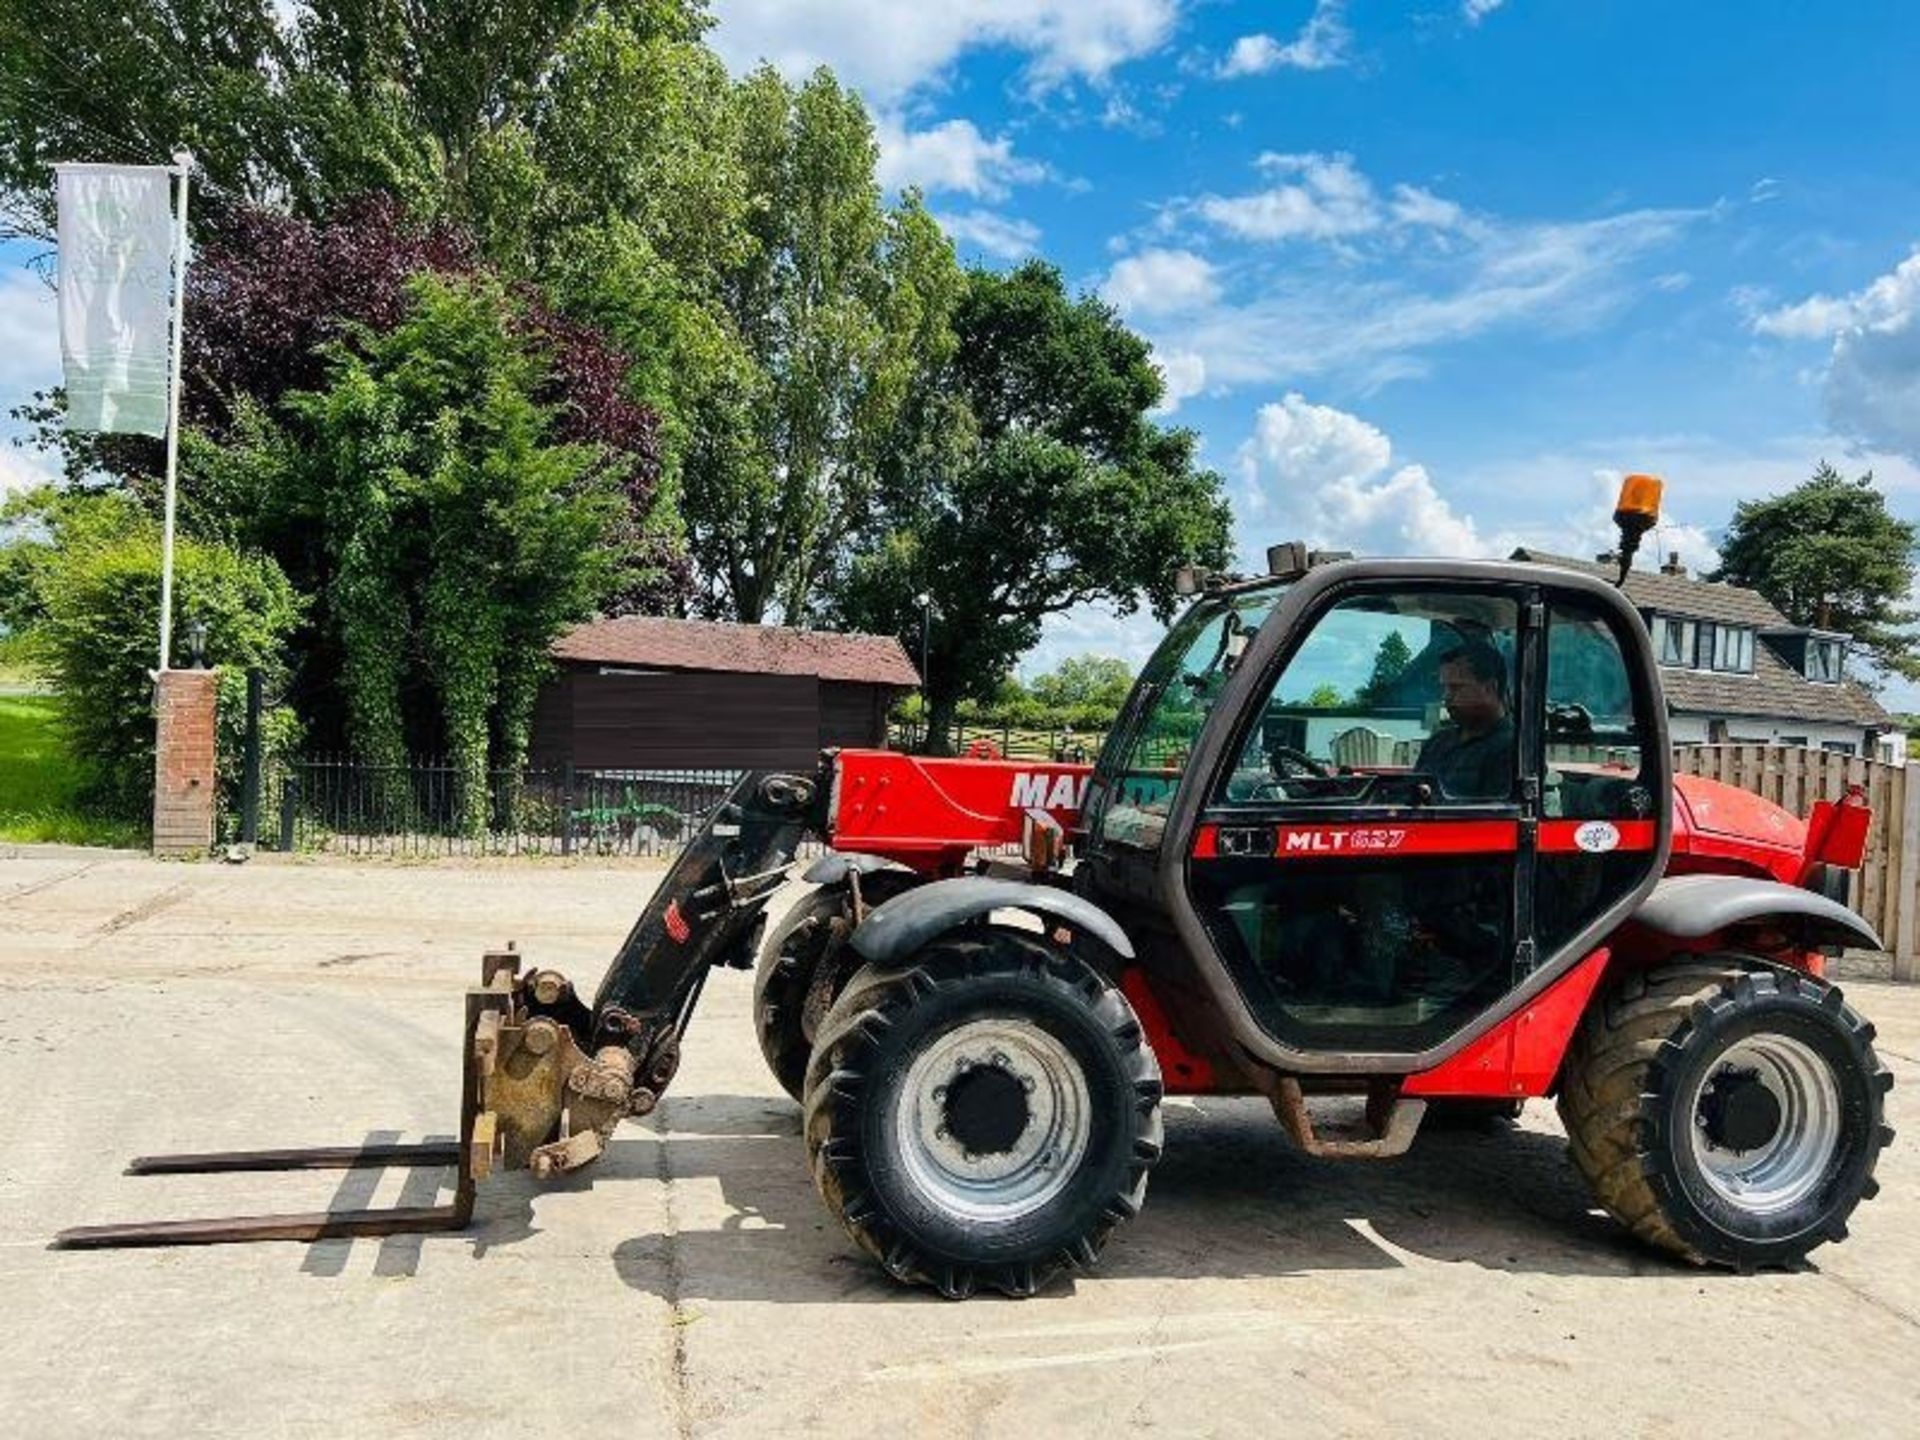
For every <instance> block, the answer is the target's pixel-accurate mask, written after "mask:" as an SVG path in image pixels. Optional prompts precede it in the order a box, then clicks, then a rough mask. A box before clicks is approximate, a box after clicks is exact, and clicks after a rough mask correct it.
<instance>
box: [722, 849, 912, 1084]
mask: <svg viewBox="0 0 1920 1440" xmlns="http://www.w3.org/2000/svg"><path fill="white" fill-rule="evenodd" d="M921 883H922V881H921V878H920V876H918V875H916V874H915V873H914V872H913V871H911V870H876V871H873V872H871V873H870V874H868V875H867V876H865V877H864V878H863V879H862V880H861V883H860V894H861V898H862V899H863V900H865V902H866V905H867V908H868V909H872V908H873V907H875V906H877V905H883V904H885V903H886V902H887V901H889V900H891V899H892V898H893V897H894V896H896V895H899V894H902V893H903V892H905V891H908V890H911V889H912V888H913V887H914V886H916V885H918V884H921ZM835 922H838V927H837V928H836V923H835ZM852 930H853V894H852V892H851V891H850V890H849V889H848V888H847V887H846V886H845V885H826V886H822V887H821V888H820V889H818V890H816V891H814V892H813V893H812V894H811V895H808V896H805V897H804V898H802V899H801V900H798V901H796V902H795V903H794V906H793V908H792V909H790V910H789V911H787V913H786V914H785V915H784V916H783V917H781V921H780V926H779V928H778V929H777V930H775V931H774V932H773V934H772V935H771V936H769V937H768V938H767V939H766V941H765V942H764V943H763V944H762V945H761V947H760V959H759V962H758V963H757V965H756V966H755V970H754V977H753V1029H754V1034H755V1035H756V1036H757V1037H758V1038H759V1041H760V1053H761V1054H762V1055H764V1056H766V1059H767V1068H769V1069H770V1070H772V1071H773V1078H774V1079H776V1080H778V1081H779V1082H780V1088H781V1089H782V1090H784V1091H786V1092H787V1094H789V1095H791V1096H792V1097H793V1098H794V1100H795V1101H799V1100H801V1099H803V1098H804V1097H805V1095H806V1086H807V1058H808V1057H809V1056H810V1055H812V1054H813V1041H814V1037H815V1036H816V1035H818V1034H819V1033H820V1022H821V1021H822V1020H823V1019H825V1018H826V1013H827V1010H828V1009H829V1008H830V1007H831V1006H832V1004H833V1001H834V997H836V996H837V995H839V993H840V991H841V990H842V989H843V988H844V987H845V985H846V983H847V981H848V980H849V979H851V978H852V977H853V973H854V972H855V971H856V970H858V969H859V968H860V958H859V956H857V955H856V954H854V952H853V951H851V950H849V949H848V948H847V946H846V937H847V936H848V935H850V934H851V933H852Z"/></svg>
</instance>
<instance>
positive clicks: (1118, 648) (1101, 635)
mask: <svg viewBox="0 0 1920 1440" xmlns="http://www.w3.org/2000/svg"><path fill="white" fill-rule="evenodd" d="M1165 634H1166V626H1164V625H1162V624H1161V623H1160V622H1159V621H1158V620H1156V619H1154V618H1153V612H1152V611H1150V610H1147V609H1145V608H1142V609H1139V610H1136V611H1134V612H1133V614H1131V615H1115V614H1113V613H1112V612H1111V611H1109V610H1103V609H1100V608H1098V607H1096V606H1093V605H1078V606H1075V607H1074V608H1073V609H1071V610H1068V611H1065V612H1063V613H1061V614H1056V615H1049V616H1047V618H1046V619H1045V621H1043V622H1042V625H1041V631H1040V643H1039V644H1038V645H1036V646H1034V647H1033V649H1031V650H1029V651H1028V652H1027V653H1026V654H1025V655H1023V656H1022V657H1021V659H1020V666H1019V669H1020V673H1021V674H1022V675H1025V676H1027V677H1028V678H1032V677H1033V676H1035V675H1044V674H1046V673H1047V672H1048V671H1050V670H1053V669H1055V668H1056V667H1058V665H1059V664H1060V662H1061V661H1062V660H1065V659H1067V658H1069V657H1070V656H1074V655H1112V656H1115V657H1117V658H1119V659H1121V660H1124V661H1126V662H1127V664H1128V665H1130V666H1131V667H1132V668H1133V669H1134V670H1135V671H1136V672H1137V671H1138V670H1139V669H1140V667H1141V666H1142V665H1144V664H1146V662H1147V657H1148V656H1149V655H1151V654H1153V651H1154V647H1155V646H1157V645H1158V644H1159V643H1160V639H1161V637H1162V636H1163V635H1165Z"/></svg>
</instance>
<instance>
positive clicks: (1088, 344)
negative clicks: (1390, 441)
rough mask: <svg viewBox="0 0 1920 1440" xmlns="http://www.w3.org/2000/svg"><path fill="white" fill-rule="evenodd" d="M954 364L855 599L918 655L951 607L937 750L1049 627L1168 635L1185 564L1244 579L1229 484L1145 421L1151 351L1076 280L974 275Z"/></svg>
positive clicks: (1155, 386)
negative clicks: (1238, 566)
mask: <svg viewBox="0 0 1920 1440" xmlns="http://www.w3.org/2000/svg"><path fill="white" fill-rule="evenodd" d="M953 330H954V335H955V342H954V344H953V346H952V348H951V350H950V352H949V358H948V360H947V362H946V364H945V365H943V366H941V367H940V368H939V369H938V370H937V371H935V372H933V373H931V374H930V375H929V376H927V377H926V378H925V379H924V380H923V381H922V385H923V387H924V388H923V389H922V391H921V396H922V398H921V401H920V402H919V403H918V404H917V405H915V406H913V407H910V414H911V415H912V416H913V417H916V418H917V423H914V424H903V425H902V426H901V427H899V431H898V433H897V436H896V444H897V445H898V447H899V454H898V456H897V457H896V459H897V463H895V464H893V465H892V466H891V467H890V468H889V470H888V479H887V483H886V485H885V486H884V487H883V489H882V490H881V492H880V493H879V495H878V496H877V505H876V515H875V517H874V520H873V523H872V524H871V525H870V526H868V527H867V528H866V529H865V531H864V532H863V534H862V537H861V544H860V548H859V552H858V554H857V555H856V557H855V559H854V561H853V563H852V567H851V572H850V574H849V576H848V579H847V582H846V585H845V588H844V590H843V593H842V597H841V600H840V615H841V617H842V618H843V619H845V620H846V621H848V622H849V623H851V624H853V625H855V626H857V627H859V628H863V629H873V630H880V631H886V632H891V633H894V634H898V635H901V636H902V637H903V638H904V637H914V638H913V646H912V649H913V653H914V654H916V655H917V654H918V653H919V651H918V640H917V637H918V631H919V623H920V610H919V608H918V605H917V603H916V597H918V596H920V595H922V594H925V595H927V596H930V597H931V598H932V601H933V604H934V616H935V618H934V622H933V627H932V661H931V665H930V670H931V674H930V675H929V676H928V679H927V693H928V702H929V706H928V708H929V743H930V745H931V746H933V747H934V748H940V747H943V746H944V745H945V744H946V742H947V737H948V734H949V732H950V730H951V726H952V721H953V715H954V711H955V707H956V706H957V705H958V704H959V703H960V701H961V700H962V699H967V698H973V699H986V698H989V697H990V696H991V695H992V693H993V690H994V687H995V685H996V683H997V681H998V680H999V677H1000V676H1001V675H1003V674H1005V673H1006V671H1007V669H1008V668H1009V667H1010V666H1011V665H1012V663H1013V661H1014V660H1015V659H1016V658H1017V657H1018V656H1020V655H1021V654H1023V653H1024V652H1025V651H1027V650H1029V649H1031V648H1032V646H1033V645H1034V644H1035V643H1036V642H1037V641H1038V639H1039V637H1040V628H1041V624H1042V622H1043V621H1044V620H1045V618H1046V617H1047V616H1048V615H1052V614H1057V613H1059V612H1060V611H1063V610H1067V609H1070V608H1071V607H1073V606H1075V605H1080V604H1087V603H1095V602H1098V603H1103V604H1106V605H1109V606H1111V607H1112V608H1113V609H1114V610H1116V611H1117V612H1119V613H1121V614H1126V613H1129V612H1131V611H1133V610H1135V609H1137V608H1138V607H1139V605H1140V604H1141V603H1142V601H1143V600H1144V601H1145V602H1146V603H1148V604H1150V605H1151V606H1152V607H1153V609H1154V611H1155V613H1156V614H1159V615H1161V616H1162V617H1163V618H1164V617H1165V616H1166V615H1168V614H1169V613H1170V612H1171V609H1172V607H1173V604H1174V592H1173V575H1174V571H1175V569H1176V568H1177V567H1178V566H1179V565H1181V564H1183V563H1189V562H1193V563H1201V564H1207V565H1212V566H1216V567H1218V566H1222V565H1224V564H1225V563H1226V557H1227V550H1228V539H1229V530H1230V515H1229V512H1228V509H1227V504H1226V501H1225V499H1224V497H1223V496H1222V494H1221V481H1220V477H1219V476H1218V475H1216V474H1214V473H1213V472H1211V471H1207V470H1201V469H1198V468H1197V467H1196V466H1195V465H1194V462H1193V449H1194V440H1193V436H1192V434H1191V433H1190V432H1187V431H1184V430H1168V429H1162V428H1160V427H1159V426H1157V425H1155V424H1154V423H1153V422H1152V421H1151V420H1149V419H1148V418H1147V415H1148V412H1149V411H1150V410H1151V409H1152V408H1153V407H1154V405H1156V404H1157V403H1158V402H1159V399H1160V395H1161V384H1160V377H1159V373H1158V372H1157V371H1156V370H1155V369H1154V368H1153V365H1152V364H1151V363H1150V361H1149V358H1148V349H1147V346H1146V343H1145V342H1144V341H1142V340H1141V339H1140V338H1139V337H1138V336H1136V335H1134V334H1133V333H1132V332H1131V331H1129V330H1128V329H1127V328H1126V327H1125V326H1124V325H1122V324H1121V323H1120V321H1119V319H1118V318H1117V317H1116V316H1115V315H1114V313H1113V311H1112V310H1111V309H1110V308H1108V307H1107V306H1106V305H1105V304H1103V303H1102V302H1101V301H1099V300H1097V299H1095V298H1093V297H1090V296H1088V297H1082V298H1079V299H1074V298H1072V297H1070V296H1069V295H1068V294H1067V292H1066V287H1065V285H1064V283H1063V282H1062V280H1061V277H1060V273H1059V271H1058V270H1056V269H1054V268H1053V267H1052V266H1050V265H1046V264H1042V263H1040V262H1037V261H1036V262H1030V263H1028V264H1026V265H1023V266H1021V267H1020V268H1019V269H1017V270H1015V271H1013V272H1011V273H1010V274H1004V275H1003V274H996V273H994V272H991V271H985V270H975V271H971V272H969V274H968V277H967V286H966V291H965V293H964V295H963V296H962V297H961V300H960V303H959V305H958V307H957V309H956V311H955V315H954V322H953Z"/></svg>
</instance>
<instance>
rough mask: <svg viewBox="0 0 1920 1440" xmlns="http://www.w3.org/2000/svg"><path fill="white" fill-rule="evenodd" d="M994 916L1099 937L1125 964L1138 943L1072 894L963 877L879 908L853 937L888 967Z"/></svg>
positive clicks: (865, 955)
mask: <svg viewBox="0 0 1920 1440" xmlns="http://www.w3.org/2000/svg"><path fill="white" fill-rule="evenodd" d="M995 910H1025V911H1028V912H1029V913H1031V914H1035V915H1038V916H1041V917H1042V918H1044V919H1049V920H1057V921H1059V922H1060V923H1061V924H1063V925H1066V926H1068V927H1070V928H1071V929H1073V930H1076V931H1079V930H1084V931H1085V932H1087V933H1088V934H1089V935H1092V936H1094V937H1095V938H1096V939H1098V940H1099V941H1100V943H1101V944H1103V945H1105V946H1106V947H1107V948H1108V949H1109V950H1111V951H1113V952H1114V954H1116V955H1118V956H1119V957H1120V958H1121V959H1123V960H1131V959H1133V942H1132V941H1131V940H1129V939H1128V938H1127V932H1126V931H1124V930H1122V929H1121V928H1120V925H1119V923H1118V922H1117V921H1116V920H1115V919H1114V918H1113V917H1112V916H1111V915H1109V914H1107V912H1106V911H1104V910H1102V909H1101V908H1100V907H1099V906H1098V905H1095V904H1094V903H1093V902H1092V901H1091V900H1086V899H1083V898H1082V897H1081V896H1078V895H1075V894H1074V893H1073V892H1072V891H1070V890H1059V889H1055V888H1054V887H1053V886H1051V885H1031V884H1028V883H1027V882H1025V881H1022V880H995V879H989V878H988V877H986V876H984V875H964V876H961V877H960V878H959V879H955V880H935V881H933V882H932V883H931V884H928V885H921V886H917V887H915V888H914V889H912V890H909V891H907V892H906V893H905V894H904V895H896V896H895V897H894V898H893V899H891V900H889V901H887V902H886V903H885V904H883V905H880V906H877V907H876V908H875V909H874V911H873V913H872V914H871V915H869V916H867V918H866V920H865V922H864V923H863V924H862V925H861V926H860V928H859V929H858V930H856V931H854V932H853V940H852V942H851V943H852V945H853V948H854V950H855V951H856V952H857V953H858V954H859V955H860V957H861V958H862V959H863V960H867V961H871V962H874V963H885V962H887V961H890V960H897V959H899V958H900V957H902V956H905V955H911V954H912V953H913V952H914V951H916V950H918V949H919V948H920V947H921V946H922V945H924V944H926V943H927V942H928V941H929V940H931V939H933V938H934V936H936V935H941V934H944V933H945V932H946V931H948V930H951V929H953V928H954V927H955V926H957V925H964V924H966V923H967V922H968V921H969V920H978V919H981V918H983V917H984V916H986V915H988V914H991V913H992V912H993V911H995Z"/></svg>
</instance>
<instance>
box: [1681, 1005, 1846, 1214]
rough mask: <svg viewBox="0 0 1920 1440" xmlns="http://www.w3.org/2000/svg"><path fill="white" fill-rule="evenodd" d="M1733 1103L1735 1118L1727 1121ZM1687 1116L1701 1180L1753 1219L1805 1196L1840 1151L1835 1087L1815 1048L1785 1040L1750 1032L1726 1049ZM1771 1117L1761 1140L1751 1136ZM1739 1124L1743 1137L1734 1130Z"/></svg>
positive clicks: (1697, 1092)
mask: <svg viewBox="0 0 1920 1440" xmlns="http://www.w3.org/2000/svg"><path fill="white" fill-rule="evenodd" d="M1755 1087H1758V1088H1757V1089H1756V1088H1755ZM1762 1092H1764V1093H1762ZM1729 1095H1732V1096H1734V1097H1736V1098H1735V1099H1734V1100H1733V1101H1732V1102H1730V1101H1729V1099H1728V1097H1729ZM1733 1105H1737V1106H1738V1113H1739V1116H1740V1117H1741V1118H1740V1119H1739V1120H1737V1121H1736V1120H1733V1119H1730V1118H1729V1114H1728V1112H1729V1110H1730V1108H1732V1106H1733ZM1687 1114H1688V1115H1689V1116H1690V1117H1691V1123H1690V1124H1689V1125H1688V1134H1689V1136H1690V1138H1691V1141H1692V1152H1693V1160H1694V1164H1695V1166H1696V1167H1697V1168H1698V1170H1699V1172H1700V1178H1701V1179H1702V1180H1704V1181H1705V1182H1706V1184H1707V1186H1708V1187H1709V1188H1710V1189H1711V1190H1712V1191H1713V1192H1714V1193H1715V1194H1716V1195H1718V1196H1719V1197H1720V1198H1721V1199H1723V1200H1725V1201H1727V1202H1729V1203H1730V1204H1732V1205H1734V1206H1737V1207H1738V1208H1739V1209H1741V1210H1743V1211H1746V1212H1747V1213H1749V1214H1752V1215H1772V1214H1776V1213H1778V1212H1780V1211H1782V1210H1787V1209H1790V1208H1792V1207H1793V1206H1795V1205H1797V1204H1799V1203H1800V1202H1801V1201H1803V1200H1804V1199H1806V1198H1807V1196H1808V1195H1810V1194H1812V1193H1813V1192H1814V1191H1815V1190H1817V1189H1818V1188H1819V1186H1820V1185H1821V1183H1822V1182H1823V1181H1824V1180H1825V1179H1826V1177H1827V1175H1828V1173H1829V1171H1830V1170H1831V1168H1832V1165H1833V1162H1834V1158H1835V1156H1837V1155H1838V1153H1839V1150H1840V1136H1841V1120H1840V1085H1839V1082H1838V1081H1837V1080H1836V1079H1835V1078H1834V1074H1833V1070H1832V1068H1831V1067H1830V1066H1828V1064H1827V1063H1826V1061H1824V1060H1822V1059H1821V1058H1820V1056H1819V1055H1818V1054H1817V1053H1815V1051H1814V1050H1813V1049H1812V1047H1810V1046H1808V1045H1806V1044H1804V1043H1802V1042H1801V1041H1799V1040H1795V1039H1793V1038H1791V1037H1789V1036H1786V1035H1749V1036H1747V1037H1746V1038H1744V1039H1742V1040H1738V1041H1736V1042H1734V1043H1733V1044H1732V1045H1730V1046H1728V1047H1727V1049H1726V1050H1725V1051H1723V1052H1722V1053H1721V1055H1720V1056H1719V1058H1718V1059H1716V1060H1715V1061H1714V1062H1713V1064H1712V1065H1710V1066H1709V1067H1708V1068H1707V1071H1706V1073H1705V1074H1704V1075H1702V1076H1701V1078H1700V1081H1699V1083H1698V1084H1696V1085H1695V1086H1694V1089H1693V1095H1692V1097H1691V1101H1690V1103H1689V1105H1688V1108H1687ZM1769 1115H1773V1116H1775V1117H1776V1118H1775V1123H1774V1124H1773V1126H1772V1130H1771V1133H1770V1134H1769V1135H1767V1136H1766V1137H1765V1138H1764V1139H1761V1138H1759V1137H1758V1136H1757V1135H1756V1134H1754V1133H1752V1132H1753V1131H1755V1130H1757V1129H1759V1128H1761V1127H1762V1126H1764V1124H1765V1120H1766V1117H1767V1116H1769ZM1755 1117H1758V1118H1755ZM1743 1126H1744V1127H1745V1129H1746V1131H1747V1132H1748V1133H1744V1134H1743V1133H1739V1132H1740V1131H1741V1129H1742V1127H1743ZM1729 1131H1732V1132H1734V1133H1731V1134H1729V1133H1728V1132H1729Z"/></svg>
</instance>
